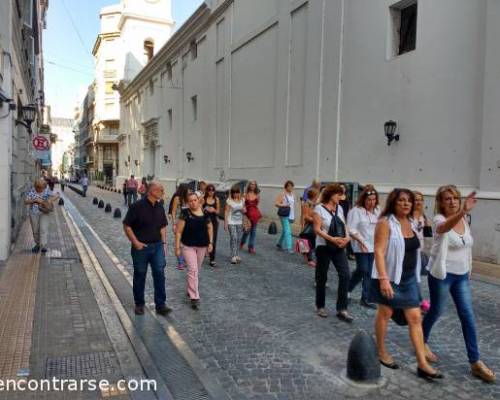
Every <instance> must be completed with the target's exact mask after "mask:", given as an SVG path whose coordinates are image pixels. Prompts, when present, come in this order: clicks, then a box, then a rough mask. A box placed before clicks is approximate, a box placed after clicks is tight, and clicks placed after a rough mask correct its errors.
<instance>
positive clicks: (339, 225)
mask: <svg viewBox="0 0 500 400" xmlns="http://www.w3.org/2000/svg"><path fill="white" fill-rule="evenodd" d="M323 208H324V209H325V210H327V211H328V212H329V213H330V214H331V215H332V221H331V222H330V227H329V228H328V236H331V237H341V238H343V237H345V233H346V231H345V224H344V221H342V220H341V219H340V217H339V216H338V214H337V211H336V210H335V212H334V213H333V212H331V211H330V210H328V209H327V208H326V207H324V206H323ZM326 246H327V247H329V248H330V249H334V250H339V249H340V248H339V247H338V246H337V245H336V244H335V243H332V242H330V241H329V240H327V241H326Z"/></svg>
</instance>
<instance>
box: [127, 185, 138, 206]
mask: <svg viewBox="0 0 500 400" xmlns="http://www.w3.org/2000/svg"><path fill="white" fill-rule="evenodd" d="M136 201H137V189H127V202H128V206H129V207H130V205H131V204H134V203H135V202H136Z"/></svg>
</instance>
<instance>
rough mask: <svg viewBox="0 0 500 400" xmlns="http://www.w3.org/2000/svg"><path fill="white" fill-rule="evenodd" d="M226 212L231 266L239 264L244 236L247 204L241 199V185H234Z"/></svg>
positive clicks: (225, 225) (225, 222)
mask: <svg viewBox="0 0 500 400" xmlns="http://www.w3.org/2000/svg"><path fill="white" fill-rule="evenodd" d="M229 195H230V197H229V199H227V201H226V207H225V210H224V230H226V231H229V245H230V247H231V264H238V263H240V262H241V258H240V257H239V255H238V252H239V249H240V243H241V236H242V234H243V214H244V213H245V202H244V200H243V199H242V197H241V191H240V187H239V185H234V186H233V187H232V188H231V191H230V194H229Z"/></svg>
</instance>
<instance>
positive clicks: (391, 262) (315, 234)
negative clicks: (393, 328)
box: [124, 181, 495, 382]
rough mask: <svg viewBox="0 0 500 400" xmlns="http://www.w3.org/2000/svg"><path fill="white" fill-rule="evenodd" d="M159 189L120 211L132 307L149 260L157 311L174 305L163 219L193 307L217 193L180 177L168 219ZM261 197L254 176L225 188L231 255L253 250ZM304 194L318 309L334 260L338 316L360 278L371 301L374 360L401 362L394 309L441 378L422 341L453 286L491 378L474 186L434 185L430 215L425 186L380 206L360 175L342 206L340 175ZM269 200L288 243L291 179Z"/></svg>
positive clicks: (423, 368) (364, 298)
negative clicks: (480, 329)
mask: <svg viewBox="0 0 500 400" xmlns="http://www.w3.org/2000/svg"><path fill="white" fill-rule="evenodd" d="M162 198H163V188H162V187H161V186H160V185H158V184H156V183H151V184H150V185H149V186H148V189H147V195H146V196H145V197H144V198H143V199H142V200H141V201H139V202H137V203H133V204H131V205H130V207H129V210H128V213H127V216H126V218H125V220H124V226H125V232H126V233H127V236H128V237H129V239H130V241H131V243H132V258H133V261H134V299H135V304H136V312H137V313H138V314H141V312H143V307H144V278H145V268H144V265H147V262H150V263H151V264H152V269H153V278H154V280H156V278H155V276H156V277H158V276H159V275H161V276H162V277H163V278H161V279H158V280H156V281H155V285H154V286H155V302H156V307H157V311H158V312H159V313H160V314H166V313H168V312H169V311H170V309H169V308H168V307H167V306H166V304H165V295H164V266H165V252H166V250H165V246H164V245H165V244H166V231H167V229H166V226H167V224H168V221H169V220H170V222H171V224H172V230H173V233H174V235H175V255H176V257H177V260H178V268H179V269H184V268H186V267H187V277H186V281H187V282H186V293H187V296H188V298H189V300H190V302H191V306H192V308H193V309H197V308H198V307H199V305H200V293H199V287H198V282H199V272H200V268H201V265H202V263H203V261H204V258H205V256H206V255H207V254H208V257H209V265H210V266H212V267H214V268H215V267H217V263H216V242H217V234H218V225H219V221H218V216H219V215H220V213H221V200H220V199H219V198H218V197H217V196H216V195H215V187H214V185H212V184H208V185H206V184H205V185H203V186H201V187H200V188H199V190H198V191H191V190H190V189H189V187H188V186H187V185H180V186H179V188H178V189H177V191H176V193H175V194H174V196H173V198H172V201H171V204H170V206H169V210H168V219H167V218H166V217H165V211H164V208H163V205H162V204H161V203H160V200H161V199H162ZM259 201H260V190H259V187H258V185H257V182H255V181H252V182H250V183H249V184H248V186H247V187H246V189H245V190H244V191H243V193H242V191H241V188H240V187H239V186H238V185H235V186H233V187H232V188H231V189H230V192H229V196H228V198H227V200H226V202H225V205H224V212H223V215H224V230H225V231H227V232H228V233H229V239H230V240H229V242H230V262H231V264H239V263H240V262H241V261H242V258H241V257H240V254H241V253H240V252H241V250H242V249H243V247H244V246H245V245H246V244H248V252H249V254H255V253H256V249H255V236H256V232H257V229H256V228H257V224H258V222H259V219H260V218H261V212H260V210H259ZM297 201H298V200H297ZM300 201H301V207H300V209H301V217H300V222H301V224H300V225H301V228H302V229H301V232H300V235H299V237H300V239H304V240H306V241H307V244H308V246H307V249H306V250H307V252H304V259H305V261H306V262H307V264H308V265H309V266H311V267H315V287H316V310H317V315H318V316H319V317H322V318H325V317H327V316H328V311H327V308H326V287H327V280H328V271H329V267H330V264H333V266H334V268H335V269H336V272H337V275H338V287H337V299H336V316H337V317H338V318H339V319H340V320H342V321H344V322H347V323H351V322H352V321H353V320H354V316H353V315H351V313H350V312H349V310H348V308H349V302H350V297H351V295H350V294H351V293H352V292H353V290H354V289H355V288H356V286H357V285H358V284H360V283H361V286H362V290H361V299H360V303H361V305H363V306H365V307H369V308H376V315H375V336H376V342H377V348H378V354H379V359H380V363H381V364H382V365H383V366H385V367H387V368H391V369H398V368H399V364H398V363H397V362H396V361H395V360H394V359H393V358H392V356H391V354H390V353H389V351H388V349H387V347H386V345H385V338H386V333H387V329H388V323H389V320H390V319H391V318H393V319H395V318H396V316H399V318H400V319H402V320H403V323H404V324H407V325H408V329H409V336H410V339H411V343H412V345H413V347H414V350H415V354H416V357H417V375H418V376H419V377H422V378H425V379H428V380H436V379H442V378H443V374H442V373H441V372H439V371H438V370H437V369H435V368H434V367H433V366H432V364H433V363H435V362H436V361H437V360H438V357H437V356H436V355H435V354H434V353H433V352H432V351H431V349H430V347H429V345H428V343H429V341H430V337H431V336H430V333H431V330H432V327H433V325H434V323H435V322H436V321H437V319H438V318H439V317H440V316H441V315H442V314H443V312H444V310H445V306H446V301H447V297H448V293H450V294H451V296H452V298H453V300H454V302H455V305H456V309H457V314H458V317H459V319H460V321H461V325H462V331H463V335H464V340H465V344H466V348H467V354H468V359H469V362H470V365H471V372H472V374H473V375H474V376H477V377H479V378H480V379H483V380H484V381H487V382H492V381H494V380H495V374H494V372H493V371H491V370H490V369H489V368H488V367H487V366H486V365H485V364H484V363H483V362H482V361H481V359H480V355H479V349H478V343H477V335H476V327H475V322H474V315H473V310H472V296H471V290H470V280H469V279H470V271H471V267H472V256H471V255H472V252H471V248H472V244H473V239H472V236H471V233H470V228H469V225H468V222H467V218H466V216H467V215H468V213H469V212H470V211H471V210H472V209H473V208H474V207H475V205H476V202H477V200H476V194H475V193H474V192H473V193H471V194H469V195H468V196H467V197H466V198H465V200H464V201H463V202H462V201H461V195H460V193H459V191H458V189H457V188H456V187H455V186H453V185H448V186H443V187H441V188H440V189H439V190H438V192H437V195H436V199H435V204H436V215H435V217H434V219H433V220H432V222H431V220H429V219H428V218H427V216H426V215H425V213H424V207H423V195H422V193H420V192H413V191H410V190H408V189H394V190H393V191H392V192H391V193H389V195H388V196H387V199H386V202H385V206H383V207H382V206H381V204H380V198H379V194H378V192H377V190H376V189H375V187H374V186H373V185H366V186H364V188H363V190H362V191H361V193H360V195H359V197H358V199H357V202H356V204H355V205H354V207H353V208H352V209H351V210H349V212H347V213H345V211H344V208H343V207H342V203H343V202H345V201H346V188H345V186H344V185H342V184H340V183H334V184H328V185H326V186H325V187H321V186H320V185H319V184H318V183H317V182H313V184H312V185H311V186H310V187H309V188H308V189H307V190H306V191H305V195H304V196H303V197H302V199H300ZM275 207H276V208H277V215H278V216H279V218H280V222H281V226H282V232H281V236H280V237H279V240H278V242H277V247H278V249H279V250H280V251H285V252H293V248H292V246H293V242H292V229H291V226H292V224H293V222H294V220H295V218H296V216H295V210H296V208H297V207H296V197H295V194H294V184H293V182H291V181H287V182H285V185H284V187H283V192H282V193H280V194H279V195H278V197H277V198H276V200H275ZM156 213H157V214H156ZM160 214H161V217H160ZM153 221H154V222H153ZM151 230H156V234H155V235H151V232H150V231H151ZM349 245H350V246H351V248H352V251H353V254H354V258H355V261H356V269H355V271H354V273H353V274H352V275H351V273H350V268H349V263H348V254H347V248H348V246H349ZM153 264H154V265H153ZM136 275H137V276H136ZM422 275H427V279H428V284H429V292H430V309H429V310H428V312H427V313H426V315H425V317H424V318H422V310H421V303H422V295H421V291H420V282H421V276H422ZM157 292H158V293H157Z"/></svg>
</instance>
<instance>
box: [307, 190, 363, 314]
mask: <svg viewBox="0 0 500 400" xmlns="http://www.w3.org/2000/svg"><path fill="white" fill-rule="evenodd" d="M343 193H344V192H343V190H342V187H341V186H340V185H339V184H336V183H335V184H330V185H327V186H326V187H325V188H324V189H323V191H322V192H321V199H320V204H318V205H317V206H316V207H315V208H314V215H313V226H314V233H315V234H316V259H317V266H316V308H317V314H318V316H320V317H322V318H326V317H327V316H328V312H327V311H326V309H325V297H326V293H325V286H326V281H327V278H328V268H329V266H330V262H332V263H333V266H334V267H335V269H336V270H337V273H338V275H339V283H338V289H337V307H336V308H337V318H339V319H340V320H342V321H344V322H352V321H353V319H354V318H353V317H352V316H351V315H350V314H349V313H348V311H347V305H348V299H347V292H348V288H349V278H350V272H349V264H348V262H347V255H346V251H345V248H346V246H347V243H349V240H350V238H349V233H348V232H347V228H346V225H345V218H344V215H343V211H342V207H340V205H339V203H340V200H341V199H342V196H343Z"/></svg>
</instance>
